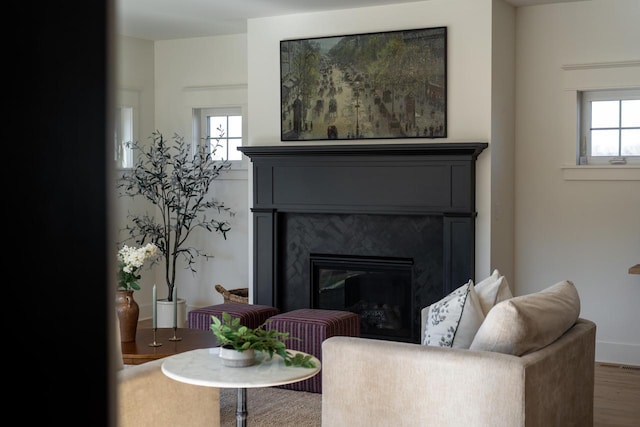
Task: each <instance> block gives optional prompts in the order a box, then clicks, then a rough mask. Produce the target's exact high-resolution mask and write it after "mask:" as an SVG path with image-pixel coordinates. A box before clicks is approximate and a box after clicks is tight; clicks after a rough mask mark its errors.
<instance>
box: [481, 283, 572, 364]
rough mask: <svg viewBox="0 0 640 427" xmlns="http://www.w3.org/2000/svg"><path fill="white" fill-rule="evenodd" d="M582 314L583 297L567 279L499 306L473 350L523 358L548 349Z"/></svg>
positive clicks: (491, 314)
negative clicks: (542, 349)
mask: <svg viewBox="0 0 640 427" xmlns="http://www.w3.org/2000/svg"><path fill="white" fill-rule="evenodd" d="M579 315H580V297H579V296H578V291H577V290H576V287H575V285H574V284H573V282H571V281H568V280H565V281H562V282H558V283H556V284H555V285H553V286H550V287H549V288H547V289H544V290H542V291H540V292H536V293H533V294H528V295H522V296H517V297H513V298H510V299H508V300H505V301H502V302H499V303H498V304H496V305H495V306H494V307H493V308H492V309H491V310H490V311H489V312H488V313H487V316H486V317H485V319H484V321H483V322H482V325H481V326H480V328H479V329H478V332H477V333H476V335H475V337H474V338H473V341H472V343H471V345H470V347H469V348H470V349H471V350H483V351H494V352H498V353H505V354H513V355H516V356H522V355H523V354H527V353H531V352H533V351H536V350H539V349H541V348H542V347H546V346H547V345H549V344H551V343H552V342H554V341H555V340H557V339H558V338H559V337H560V336H561V335H562V334H564V333H565V332H566V331H567V330H568V329H569V328H571V326H573V325H574V324H575V322H576V320H577V319H578V316H579Z"/></svg>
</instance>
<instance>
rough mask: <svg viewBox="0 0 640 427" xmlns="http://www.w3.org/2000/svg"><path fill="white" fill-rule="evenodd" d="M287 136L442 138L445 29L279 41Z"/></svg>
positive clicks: (289, 138) (283, 122)
mask: <svg viewBox="0 0 640 427" xmlns="http://www.w3.org/2000/svg"><path fill="white" fill-rule="evenodd" d="M280 77H281V97H280V102H281V130H282V141H299V140H329V139H373V138H375V139H384V138H445V137H446V136H447V121H446V118H447V114H446V112H447V103H446V95H447V85H446V83H447V29H446V27H438V28H425V29H417V30H406V31H389V32H381V33H368V34H357V35H345V36H337V37H324V38H311V39H299V40H287V41H281V42H280Z"/></svg>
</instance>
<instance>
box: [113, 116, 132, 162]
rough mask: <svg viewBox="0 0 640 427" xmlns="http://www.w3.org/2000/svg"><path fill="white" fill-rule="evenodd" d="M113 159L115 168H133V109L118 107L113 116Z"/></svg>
mask: <svg viewBox="0 0 640 427" xmlns="http://www.w3.org/2000/svg"><path fill="white" fill-rule="evenodd" d="M113 135H114V141H113V143H114V145H113V159H114V160H115V162H116V167H117V168H131V167H133V150H132V148H131V144H132V142H133V108H132V107H119V108H117V109H116V114H115V129H114V133H113Z"/></svg>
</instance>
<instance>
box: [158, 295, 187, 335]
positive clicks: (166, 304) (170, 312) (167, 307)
mask: <svg viewBox="0 0 640 427" xmlns="http://www.w3.org/2000/svg"><path fill="white" fill-rule="evenodd" d="M176 308H177V310H178V313H177V323H178V325H177V327H178V328H186V327H187V300H185V299H184V298H178V307H174V302H173V301H167V300H166V299H160V300H158V304H157V309H158V311H157V315H158V328H173V327H174V326H175V323H174V310H175V309H176Z"/></svg>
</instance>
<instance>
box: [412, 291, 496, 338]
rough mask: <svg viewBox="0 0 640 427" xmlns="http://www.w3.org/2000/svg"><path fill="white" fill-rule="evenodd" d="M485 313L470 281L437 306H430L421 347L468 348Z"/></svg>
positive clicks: (434, 304) (435, 304)
mask: <svg viewBox="0 0 640 427" xmlns="http://www.w3.org/2000/svg"><path fill="white" fill-rule="evenodd" d="M483 320H484V313H483V311H482V307H481V306H480V300H479V298H478V294H477V293H476V291H475V289H474V286H473V281H472V280H469V281H468V282H467V283H465V284H464V285H462V286H460V287H459V288H458V289H456V290H455V291H453V292H451V293H450V294H449V295H447V296H446V297H444V298H443V299H441V300H440V301H438V302H435V303H433V304H431V306H430V307H429V312H428V315H427V321H426V325H425V333H424V340H423V342H422V344H423V345H430V346H438V347H454V348H469V346H470V345H471V342H472V341H473V338H474V337H475V335H476V332H478V329H479V328H480V325H481V324H482V321H483Z"/></svg>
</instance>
